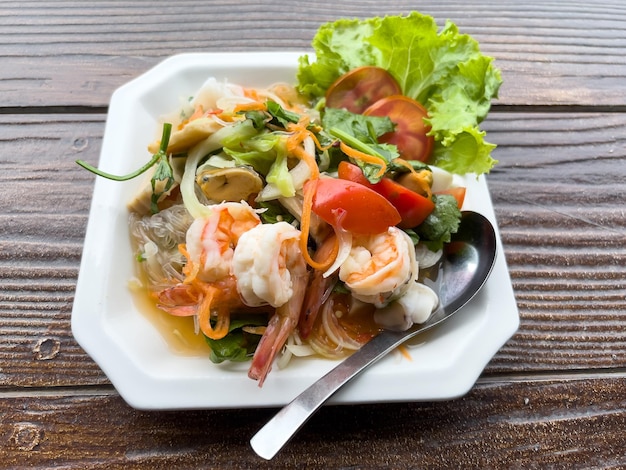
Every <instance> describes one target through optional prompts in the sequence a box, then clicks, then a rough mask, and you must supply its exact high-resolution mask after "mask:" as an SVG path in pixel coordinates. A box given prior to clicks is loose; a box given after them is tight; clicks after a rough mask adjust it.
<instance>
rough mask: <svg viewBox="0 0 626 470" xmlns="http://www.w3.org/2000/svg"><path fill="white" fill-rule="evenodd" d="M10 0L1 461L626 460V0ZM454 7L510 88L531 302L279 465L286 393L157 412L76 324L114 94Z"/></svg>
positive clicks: (331, 423)
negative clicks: (203, 54)
mask: <svg viewBox="0 0 626 470" xmlns="http://www.w3.org/2000/svg"><path fill="white" fill-rule="evenodd" d="M239 3H240V4H239V5H237V6H235V4H234V3H233V2H225V1H211V0H204V1H193V0H185V1H181V2H165V1H161V0H152V1H150V2H141V1H138V0H136V1H129V2H112V1H66V2H53V1H47V2H46V1H37V0H22V1H20V2H18V1H13V0H6V1H3V2H2V3H0V36H1V38H2V40H1V41H0V58H1V59H0V60H1V62H0V63H1V64H2V67H0V181H1V182H2V185H1V187H2V189H3V190H2V193H0V466H1V467H3V468H26V467H28V468H51V467H62V468H91V467H100V466H102V467H107V468H151V469H152V468H174V467H177V466H178V467H182V468H196V467H203V468H266V467H278V468H449V467H456V468H472V467H473V468H496V467H506V468H546V467H552V468H576V467H578V468H581V467H593V468H599V467H611V468H616V467H624V466H626V438H625V436H624V424H625V423H626V372H625V371H626V299H625V287H626V267H625V265H626V210H625V202H626V185H625V184H624V180H625V177H626V54H624V50H626V28H624V24H625V21H626V7H625V6H624V4H623V2H621V1H619V0H605V1H603V2H600V3H596V2H579V1H576V0H568V1H561V2H559V1H551V2H545V1H539V0H528V1H525V2H498V1H495V0H492V1H474V0H463V1H452V2H441V1H437V2H434V1H425V2H414V1H405V0H397V1H395V2H392V3H393V5H394V6H393V7H390V6H386V5H385V3H386V2H381V1H379V0H375V1H374V0H372V1H368V0H354V1H349V2H337V1H326V0H319V1H300V0H295V1H291V2H270V1H265V0H259V1H256V2H239ZM418 8H419V9H420V10H421V11H422V12H424V13H428V14H431V15H433V16H435V18H436V19H437V20H438V22H439V23H443V21H445V19H447V18H449V19H451V20H453V21H454V22H456V23H457V25H458V26H459V27H460V28H461V30H462V31H463V32H467V33H470V34H472V35H473V36H475V37H476V38H477V39H478V40H479V41H480V42H481V45H482V49H483V51H484V52H485V53H487V54H489V55H492V56H494V57H496V62H497V65H498V66H499V67H500V68H501V69H502V72H503V77H504V80H505V83H504V85H503V87H502V89H501V93H500V99H499V100H498V101H497V102H496V103H494V107H493V111H492V113H491V115H490V116H489V118H488V120H487V122H486V123H485V125H484V127H485V129H486V130H487V131H488V132H489V133H490V139H491V141H493V142H495V143H497V144H498V145H499V147H498V149H497V150H496V152H495V154H494V156H495V157H496V158H497V159H498V160H499V161H500V164H499V165H498V166H497V168H496V169H495V170H494V171H493V172H492V173H491V174H490V175H489V177H488V183H489V187H490V191H491V195H492V199H493V203H494V206H495V209H496V213H497V217H498V220H499V226H500V230H501V234H502V239H503V243H504V247H505V254H506V258H507V261H508V263H509V268H510V273H511V277H512V280H513V285H514V289H515V294H516V298H517V302H518V306H519V311H520V316H521V326H520V329H519V331H518V333H517V334H516V335H515V336H514V337H513V338H512V339H511V340H510V341H509V342H508V343H507V344H506V345H505V346H504V347H503V348H502V350H501V351H500V352H499V353H498V354H497V355H496V356H495V357H494V358H493V360H492V361H491V362H490V364H489V365H488V367H487V368H486V369H485V371H484V373H483V374H482V376H481V377H480V379H479V380H478V382H477V384H476V385H475V387H474V388H473V389H472V390H471V391H470V392H469V393H468V394H467V395H466V396H464V397H462V398H459V399H456V400H453V401H447V402H436V403H401V404H380V405H351V406H334V407H327V408H324V409H323V410H321V412H320V413H319V414H318V415H316V416H315V417H314V418H313V419H312V420H311V421H310V422H309V424H308V425H307V426H306V427H305V428H304V429H303V430H302V432H301V433H300V434H299V435H298V436H297V437H296V438H295V439H294V441H292V443H291V444H290V445H289V446H288V447H286V448H285V449H284V450H283V452H282V453H281V454H279V455H278V456H277V457H276V458H275V459H274V460H273V461H271V462H270V463H267V462H265V461H263V460H262V459H260V458H259V457H257V456H256V455H255V454H254V453H253V451H252V450H251V449H250V447H249V445H248V440H249V438H250V437H251V436H252V435H253V434H254V432H255V431H256V430H257V429H258V428H259V427H260V426H261V425H262V424H263V423H264V422H265V421H266V420H267V419H268V418H269V417H270V416H271V415H272V414H273V413H274V411H275V410H271V409H244V410H218V411H215V410H214V411H176V412H174V411H167V412H142V411H137V410H134V409H132V408H130V407H129V406H127V405H126V404H125V403H124V402H123V400H122V399H121V398H120V397H119V396H118V394H117V393H116V391H115V389H114V388H113V387H112V386H111V385H110V383H109V382H108V380H107V378H106V376H105V375H104V374H103V372H102V371H101V370H100V369H99V367H98V366H97V365H96V364H95V363H93V362H92V361H91V360H90V358H89V357H88V356H87V355H86V354H85V353H84V352H83V351H82V350H81V348H80V347H79V346H78V345H77V344H76V342H75V341H74V339H73V337H72V334H71V331H70V312H71V309H72V301H73V296H74V289H75V286H76V279H77V276H78V269H79V262H80V258H81V251H82V245H83V237H84V233H85V227H86V223H87V216H88V209H89V205H90V200H91V193H92V188H93V183H94V177H93V176H92V175H90V174H89V173H87V172H85V171H83V170H82V169H80V168H78V167H77V165H76V164H75V163H74V160H76V159H77V158H82V159H85V160H87V161H89V162H91V163H92V164H95V163H97V160H98V156H99V150H100V145H101V138H102V135H103V130H104V121H105V118H106V111H107V103H108V100H109V97H110V95H111V92H112V91H113V90H114V89H115V88H117V87H118V86H120V85H122V84H123V83H125V82H126V81H128V80H129V79H131V78H133V77H135V76H137V75H139V74H140V73H142V72H144V71H146V70H147V69H148V68H150V67H151V66H152V65H154V64H156V63H158V62H160V61H161V60H162V59H164V58H165V57H167V56H170V55H172V54H177V53H182V52H190V51H262V50H303V49H307V48H308V47H309V44H310V40H311V38H312V37H313V35H314V33H315V31H316V29H317V27H318V26H319V25H320V24H321V23H323V22H326V21H330V20H334V19H337V18H339V17H354V16H360V17H363V16H371V15H377V14H378V15H382V14H386V13H406V12H408V11H410V10H413V9H418Z"/></svg>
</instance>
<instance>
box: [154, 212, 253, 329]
mask: <svg viewBox="0 0 626 470" xmlns="http://www.w3.org/2000/svg"><path fill="white" fill-rule="evenodd" d="M260 223H261V220H260V218H259V216H258V215H257V214H256V212H255V211H254V210H253V209H252V208H251V207H250V206H248V205H247V204H243V203H234V202H228V203H222V204H217V205H215V206H212V207H211V213H210V215H209V216H208V217H202V218H198V219H195V220H194V221H193V222H192V224H191V225H190V227H189V229H188V230H187V233H186V238H185V244H184V245H180V246H179V250H180V251H181V253H182V254H183V255H184V256H185V258H186V259H187V263H186V264H185V267H184V268H183V274H184V275H185V276H186V277H185V279H184V280H183V281H182V282H180V283H177V284H175V285H173V286H170V287H167V288H165V289H162V290H160V291H158V292H156V293H155V294H154V296H155V297H156V299H157V306H158V307H159V308H160V309H161V310H164V311H166V312H168V313H170V314H171V315H176V316H191V315H195V316H196V318H197V320H198V326H199V327H200V330H201V331H202V332H203V333H204V334H205V335H206V336H208V337H209V338H213V339H219V338H222V337H223V336H225V335H226V333H228V326H229V322H230V316H229V312H230V310H231V309H232V308H237V307H240V306H242V305H243V303H242V301H241V299H240V297H239V294H238V292H237V285H236V279H235V277H234V276H233V275H232V273H231V269H232V259H233V254H234V251H235V248H236V246H237V243H238V241H239V239H240V237H241V236H242V234H243V233H245V232H246V231H247V230H250V229H251V228H253V227H256V226H257V225H259V224H260ZM212 312H217V324H216V325H215V326H212V325H211V313H212Z"/></svg>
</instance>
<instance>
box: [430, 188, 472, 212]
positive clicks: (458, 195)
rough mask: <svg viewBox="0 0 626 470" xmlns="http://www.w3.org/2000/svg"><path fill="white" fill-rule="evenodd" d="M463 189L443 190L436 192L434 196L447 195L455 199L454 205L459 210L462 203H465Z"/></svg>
mask: <svg viewBox="0 0 626 470" xmlns="http://www.w3.org/2000/svg"><path fill="white" fill-rule="evenodd" d="M465 191H466V190H465V188H464V187H462V186H459V187H457V188H450V189H445V190H443V191H437V193H436V194H449V195H450V196H453V197H454V199H456V205H457V206H458V207H459V209H461V208H462V207H463V201H465Z"/></svg>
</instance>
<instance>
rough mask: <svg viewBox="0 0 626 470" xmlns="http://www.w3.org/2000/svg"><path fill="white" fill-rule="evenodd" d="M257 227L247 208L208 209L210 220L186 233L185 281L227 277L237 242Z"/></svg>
mask: <svg viewBox="0 0 626 470" xmlns="http://www.w3.org/2000/svg"><path fill="white" fill-rule="evenodd" d="M260 223H261V219H260V218H259V216H258V215H257V213H256V212H254V210H253V209H252V208H251V207H250V206H248V205H247V204H243V203H238V202H224V203H222V204H217V205H215V206H211V214H210V215H209V217H204V218H199V219H196V220H194V222H193V223H192V224H191V226H190V227H189V230H187V238H186V250H187V259H188V263H187V266H186V271H185V274H187V280H188V281H189V280H191V279H195V278H197V279H198V280H200V281H204V282H212V281H218V280H220V279H224V278H225V277H226V276H228V275H229V274H230V272H231V266H232V259H233V254H234V251H235V247H236V246H237V243H238V241H239V238H240V237H241V236H242V234H243V233H245V232H247V231H248V230H250V229H251V228H253V227H255V226H257V225H259V224H260Z"/></svg>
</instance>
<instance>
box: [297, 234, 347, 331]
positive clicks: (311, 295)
mask: <svg viewBox="0 0 626 470" xmlns="http://www.w3.org/2000/svg"><path fill="white" fill-rule="evenodd" d="M336 238H337V237H335V235H331V236H329V237H327V238H326V239H325V240H324V242H323V243H322V244H321V245H320V247H319V249H318V250H317V251H316V252H315V255H314V256H313V259H314V261H320V260H322V259H325V258H328V256H330V253H331V252H332V251H333V250H334V247H335V241H336ZM324 272H325V271H324V270H320V269H315V270H313V273H312V274H311V280H310V283H309V288H308V290H307V292H306V296H305V298H304V303H303V305H302V312H301V313H300V319H299V322H298V331H299V333H300V337H301V338H304V339H306V338H308V337H309V335H310V334H311V331H312V330H313V325H314V324H315V320H316V318H317V314H318V312H319V311H320V307H321V306H322V304H323V303H324V302H326V300H327V299H328V297H329V296H330V294H331V292H332V290H333V288H334V287H335V284H336V283H337V280H338V278H339V275H338V273H337V272H335V273H333V274H331V275H330V276H328V277H324Z"/></svg>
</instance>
